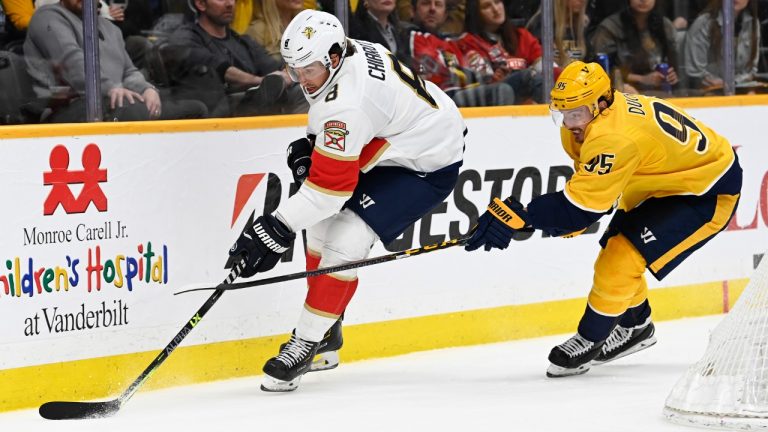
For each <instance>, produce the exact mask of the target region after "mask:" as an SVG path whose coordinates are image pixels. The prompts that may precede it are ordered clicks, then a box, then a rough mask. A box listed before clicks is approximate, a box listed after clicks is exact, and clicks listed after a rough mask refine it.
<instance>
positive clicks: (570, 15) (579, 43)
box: [526, 0, 589, 67]
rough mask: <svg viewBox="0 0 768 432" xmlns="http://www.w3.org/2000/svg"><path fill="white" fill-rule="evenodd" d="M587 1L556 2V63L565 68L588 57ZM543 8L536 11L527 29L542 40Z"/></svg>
mask: <svg viewBox="0 0 768 432" xmlns="http://www.w3.org/2000/svg"><path fill="white" fill-rule="evenodd" d="M586 9H587V0H555V4H554V13H555V16H554V24H555V29H554V30H555V32H554V33H555V34H554V36H555V37H554V42H555V62H557V64H558V65H559V66H560V67H565V66H567V65H568V63H570V62H572V61H574V60H584V59H585V58H586V55H587V40H586V39H587V38H586V36H585V33H584V30H585V28H586V26H587V24H588V23H589V18H587V14H586ZM541 17H542V15H541V8H539V10H537V11H536V13H535V14H534V15H533V17H532V18H531V20H530V21H528V25H526V28H527V29H528V31H530V32H531V33H532V34H533V35H534V36H536V37H537V38H538V39H539V40H541Z"/></svg>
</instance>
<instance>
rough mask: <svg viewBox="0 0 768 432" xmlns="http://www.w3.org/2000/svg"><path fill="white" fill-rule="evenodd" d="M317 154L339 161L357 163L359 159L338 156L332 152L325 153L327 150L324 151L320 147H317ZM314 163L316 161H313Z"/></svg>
mask: <svg viewBox="0 0 768 432" xmlns="http://www.w3.org/2000/svg"><path fill="white" fill-rule="evenodd" d="M315 152H317V153H320V154H321V155H322V156H324V157H327V158H329V159H335V160H338V161H345V162H355V161H357V160H358V159H359V158H358V157H357V156H342V155H337V154H335V153H331V152H328V151H325V150H323V149H322V147H319V146H315ZM313 163H314V160H313Z"/></svg>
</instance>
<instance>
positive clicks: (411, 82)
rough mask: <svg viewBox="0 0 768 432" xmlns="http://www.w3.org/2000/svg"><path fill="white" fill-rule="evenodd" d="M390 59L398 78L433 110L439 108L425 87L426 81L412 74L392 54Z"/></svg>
mask: <svg viewBox="0 0 768 432" xmlns="http://www.w3.org/2000/svg"><path fill="white" fill-rule="evenodd" d="M389 59H390V60H392V70H394V71H395V73H396V74H397V76H399V77H400V80H402V81H403V83H404V84H406V85H407V86H408V87H410V88H412V89H413V91H415V92H416V94H417V95H419V97H420V98H422V99H424V100H425V101H426V102H427V103H428V104H429V105H431V106H432V108H438V106H437V102H436V101H435V98H433V97H432V95H430V94H429V92H428V91H427V89H426V87H425V84H424V79H422V78H421V77H420V76H418V75H416V74H415V73H413V72H411V71H410V69H408V68H407V67H405V66H403V64H402V63H400V61H399V60H398V59H397V57H395V56H394V55H393V54H392V53H390V54H389ZM406 71H407V72H406ZM409 72H410V73H409Z"/></svg>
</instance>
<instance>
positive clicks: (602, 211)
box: [563, 187, 621, 213]
mask: <svg viewBox="0 0 768 432" xmlns="http://www.w3.org/2000/svg"><path fill="white" fill-rule="evenodd" d="M563 195H565V199H567V200H568V202H570V203H571V204H573V206H574V207H576V208H578V209H579V210H584V211H588V212H592V213H605V212H607V211H608V210H610V209H611V207H608V208H605V209H593V208H590V207H587V206H585V205H583V204H580V203H579V202H577V201H576V200H574V199H573V198H572V197H571V195H570V194H569V193H568V187H566V188H565V189H563ZM620 199H621V196H619V200H620ZM617 201H618V200H617Z"/></svg>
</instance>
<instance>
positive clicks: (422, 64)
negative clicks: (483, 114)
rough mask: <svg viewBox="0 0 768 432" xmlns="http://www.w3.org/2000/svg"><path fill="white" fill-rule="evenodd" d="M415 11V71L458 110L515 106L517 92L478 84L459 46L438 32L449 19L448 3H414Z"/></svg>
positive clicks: (502, 85)
mask: <svg viewBox="0 0 768 432" xmlns="http://www.w3.org/2000/svg"><path fill="white" fill-rule="evenodd" d="M414 11H415V13H416V14H415V15H414V23H415V24H416V25H417V26H418V27H417V28H416V29H414V30H412V31H411V36H410V38H409V40H410V51H409V54H410V56H411V57H412V58H413V70H414V71H417V72H418V74H419V75H420V76H421V77H422V78H424V79H427V80H430V81H432V82H434V83H435V84H437V85H438V86H440V88H442V89H443V90H444V91H445V92H446V94H448V95H449V96H450V97H451V98H452V99H453V100H454V102H456V105H457V106H459V107H470V106H493V105H512V104H513V103H514V102H515V92H514V90H512V87H510V86H509V85H508V84H507V83H504V82H498V83H493V84H478V83H477V82H475V79H474V76H473V75H474V74H473V73H472V71H471V70H469V69H468V68H466V64H465V62H464V58H463V56H462V54H461V50H460V49H459V47H458V45H457V44H456V42H455V41H453V40H450V39H446V37H445V35H443V34H441V33H440V32H439V29H440V28H441V27H442V25H443V24H444V23H445V20H446V18H447V11H446V5H445V0H414Z"/></svg>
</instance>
